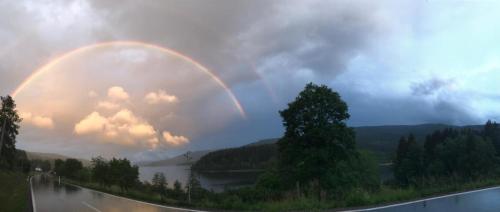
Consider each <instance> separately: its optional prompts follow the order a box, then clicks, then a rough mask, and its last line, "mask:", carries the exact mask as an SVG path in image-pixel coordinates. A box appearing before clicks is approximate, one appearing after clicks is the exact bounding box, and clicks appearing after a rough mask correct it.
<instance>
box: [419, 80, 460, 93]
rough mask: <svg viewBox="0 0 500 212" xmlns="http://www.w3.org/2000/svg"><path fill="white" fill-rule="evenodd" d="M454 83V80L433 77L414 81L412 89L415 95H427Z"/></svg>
mask: <svg viewBox="0 0 500 212" xmlns="http://www.w3.org/2000/svg"><path fill="white" fill-rule="evenodd" d="M452 84H453V80H444V79H439V78H432V79H429V80H426V81H423V82H420V83H413V84H412V85H411V90H412V94H413V95H417V96H427V95H432V94H434V93H436V92H438V91H439V90H441V89H442V88H444V87H446V86H449V85H452Z"/></svg>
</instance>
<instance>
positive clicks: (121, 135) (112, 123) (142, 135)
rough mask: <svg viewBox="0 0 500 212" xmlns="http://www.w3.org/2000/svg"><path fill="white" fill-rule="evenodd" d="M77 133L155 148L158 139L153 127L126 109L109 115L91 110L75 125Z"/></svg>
mask: <svg viewBox="0 0 500 212" xmlns="http://www.w3.org/2000/svg"><path fill="white" fill-rule="evenodd" d="M74 131H75V133H76V134H78V135H85V134H92V135H97V136H100V137H101V138H104V139H105V140H106V141H109V142H112V143H116V144H120V145H127V146H132V145H135V146H147V147H149V148H156V147H157V145H158V143H159V139H158V135H157V132H156V130H155V128H154V127H153V126H152V125H151V124H149V123H148V122H147V121H145V120H144V119H142V118H140V117H138V116H136V115H135V114H134V113H133V112H132V111H130V110H128V109H121V110H120V111H118V112H116V113H115V114H114V115H112V116H109V117H104V116H101V115H100V114H99V113H98V112H92V113H91V114H90V115H88V116H87V117H85V118H84V119H82V120H81V121H80V122H78V123H77V124H76V125H75V130H74Z"/></svg>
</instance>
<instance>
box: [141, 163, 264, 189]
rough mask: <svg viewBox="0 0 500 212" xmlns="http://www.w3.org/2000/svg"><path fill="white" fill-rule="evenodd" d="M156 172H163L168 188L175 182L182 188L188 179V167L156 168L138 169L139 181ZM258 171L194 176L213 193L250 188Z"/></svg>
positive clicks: (147, 178)
mask: <svg viewBox="0 0 500 212" xmlns="http://www.w3.org/2000/svg"><path fill="white" fill-rule="evenodd" d="M157 172H163V174H165V177H166V178H167V182H168V186H169V187H172V185H173V184H174V182H175V180H178V181H179V182H181V183H182V185H183V186H184V185H185V184H186V182H187V179H188V177H189V166H158V167H139V179H140V180H141V181H149V182H151V179H153V176H154V174H155V173H157ZM260 173H261V172H259V171H248V172H210V173H205V172H203V173H198V172H194V174H195V175H196V176H197V177H198V179H199V180H200V183H201V186H203V188H205V189H208V190H213V191H215V192H221V191H224V189H231V188H238V187H242V186H250V185H253V184H254V183H255V181H256V180H257V177H258V175H259V174H260Z"/></svg>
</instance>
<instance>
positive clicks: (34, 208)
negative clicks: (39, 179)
mask: <svg viewBox="0 0 500 212" xmlns="http://www.w3.org/2000/svg"><path fill="white" fill-rule="evenodd" d="M31 179H33V176H31V177H30V190H31V206H33V212H36V203H35V194H33V193H34V191H33V183H32V182H31Z"/></svg>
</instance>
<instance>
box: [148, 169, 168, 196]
mask: <svg viewBox="0 0 500 212" xmlns="http://www.w3.org/2000/svg"><path fill="white" fill-rule="evenodd" d="M151 182H152V184H153V185H152V186H153V190H154V191H155V192H158V194H160V199H161V200H163V197H165V196H167V186H168V183H167V179H166V178H165V175H164V174H163V173H162V172H157V173H155V174H154V176H153V179H152V181H151Z"/></svg>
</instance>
